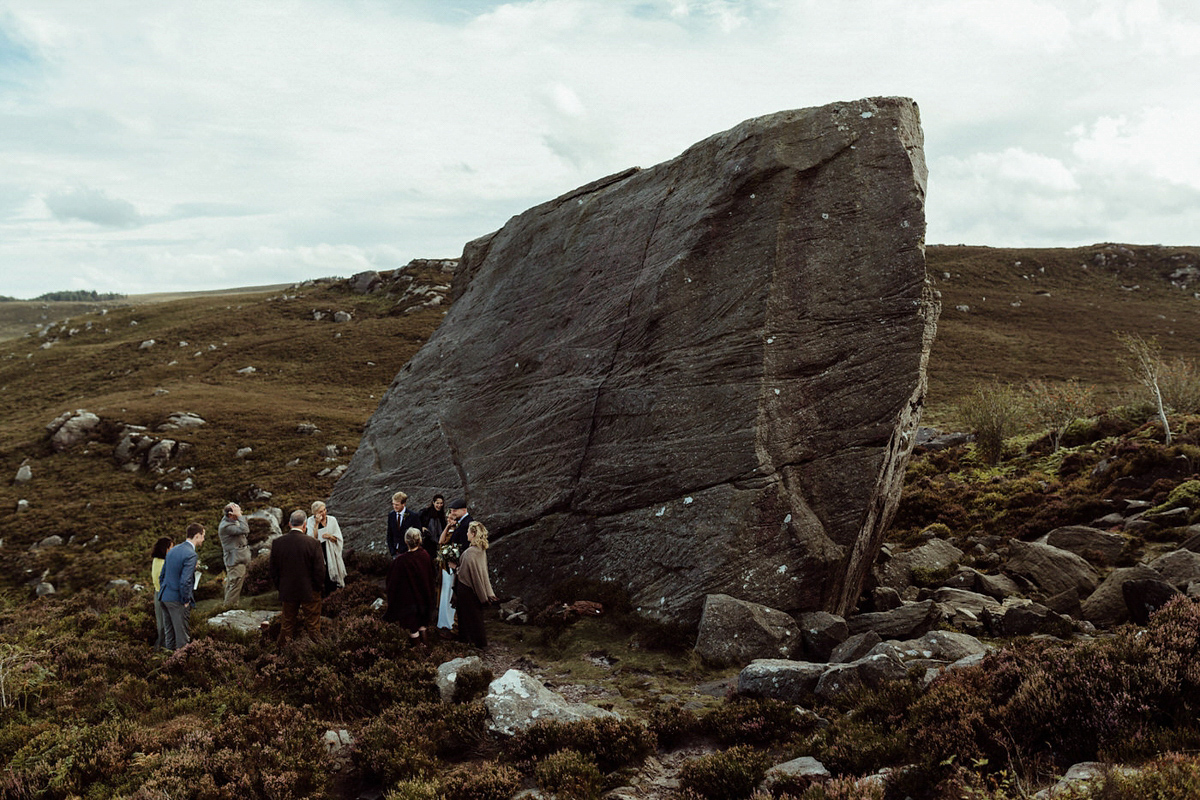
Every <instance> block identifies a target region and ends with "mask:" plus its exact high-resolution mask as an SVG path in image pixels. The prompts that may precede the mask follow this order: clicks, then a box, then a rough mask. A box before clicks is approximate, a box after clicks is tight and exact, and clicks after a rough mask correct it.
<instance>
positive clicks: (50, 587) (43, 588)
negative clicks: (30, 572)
mask: <svg viewBox="0 0 1200 800" xmlns="http://www.w3.org/2000/svg"><path fill="white" fill-rule="evenodd" d="M33 593H34V594H35V595H37V596H38V597H46V596H48V595H52V594H54V584H52V583H49V582H48V581H42V582H41V583H39V584H38V585H37V586H36V587H35V588H34V590H33Z"/></svg>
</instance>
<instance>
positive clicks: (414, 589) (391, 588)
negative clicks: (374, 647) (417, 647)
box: [383, 528, 433, 640]
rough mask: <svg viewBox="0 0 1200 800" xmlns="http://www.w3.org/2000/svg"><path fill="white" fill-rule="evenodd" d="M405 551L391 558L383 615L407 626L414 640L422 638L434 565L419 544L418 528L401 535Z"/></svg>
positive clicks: (431, 602) (429, 603)
mask: <svg viewBox="0 0 1200 800" xmlns="http://www.w3.org/2000/svg"><path fill="white" fill-rule="evenodd" d="M404 543H405V544H406V545H407V546H408V550H407V551H405V552H403V553H401V554H400V555H398V556H396V557H395V558H394V559H392V566H391V568H390V569H389V570H388V576H387V611H386V612H385V613H384V615H383V618H384V619H385V620H388V621H389V622H397V623H399V624H400V625H401V626H403V627H405V628H407V629H408V635H409V637H410V638H411V639H413V640H421V639H424V638H425V631H426V628H425V626H426V624H427V623H428V622H429V615H430V611H431V609H432V608H433V580H432V578H431V576H432V574H433V565H432V563H431V562H430V560H429V554H428V553H426V552H425V548H423V547H421V531H420V530H419V529H418V528H409V529H408V531H407V532H406V533H405V534H404Z"/></svg>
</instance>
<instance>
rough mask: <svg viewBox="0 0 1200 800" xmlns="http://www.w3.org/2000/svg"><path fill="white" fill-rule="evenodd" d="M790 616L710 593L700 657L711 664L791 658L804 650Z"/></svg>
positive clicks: (698, 647) (700, 635)
mask: <svg viewBox="0 0 1200 800" xmlns="http://www.w3.org/2000/svg"><path fill="white" fill-rule="evenodd" d="M802 641H803V640H802V638H801V635H800V628H799V626H798V625H797V624H796V621H795V620H794V619H792V618H791V617H790V616H789V615H787V614H785V613H784V612H782V611H778V610H776V609H774V608H768V607H767V606H764V605H759V604H758V603H751V602H749V601H747V600H739V599H737V598H735V597H730V596H729V595H727V594H710V595H708V596H707V597H705V599H704V612H703V614H702V615H701V617H700V629H699V632H698V633H697V635H696V654H697V655H699V656H700V657H701V658H702V659H704V660H705V661H706V662H708V663H710V664H725V665H727V664H747V663H749V662H751V661H753V660H755V659H756V658H791V657H792V656H793V655H796V654H798V653H799V652H800V649H801V647H802Z"/></svg>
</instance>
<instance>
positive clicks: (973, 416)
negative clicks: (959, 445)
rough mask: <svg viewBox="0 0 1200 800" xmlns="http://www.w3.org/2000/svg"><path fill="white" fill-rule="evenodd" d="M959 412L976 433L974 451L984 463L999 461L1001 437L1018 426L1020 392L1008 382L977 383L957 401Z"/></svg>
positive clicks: (1003, 438)
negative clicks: (959, 402)
mask: <svg viewBox="0 0 1200 800" xmlns="http://www.w3.org/2000/svg"><path fill="white" fill-rule="evenodd" d="M958 413H959V415H960V416H961V417H962V419H963V422H965V423H966V425H967V427H969V428H970V429H971V431H972V433H974V434H975V451H976V452H977V453H978V454H979V457H980V458H981V459H982V460H983V461H984V463H986V464H993V465H994V464H998V463H1000V456H1001V455H1002V454H1003V452H1004V440H1005V439H1007V438H1008V437H1010V436H1013V435H1015V434H1016V433H1017V431H1019V430H1020V428H1021V421H1022V417H1023V415H1024V411H1023V409H1022V403H1021V396H1020V394H1019V393H1018V392H1017V391H1016V390H1014V389H1013V387H1012V386H1010V385H1009V384H1007V383H1000V382H998V381H995V382H993V383H991V384H987V385H982V384H981V385H979V386H976V387H975V390H974V391H973V392H972V393H971V394H970V395H969V396H968V397H967V398H966V399H965V400H963V401H962V403H961V404H960V405H959V408H958Z"/></svg>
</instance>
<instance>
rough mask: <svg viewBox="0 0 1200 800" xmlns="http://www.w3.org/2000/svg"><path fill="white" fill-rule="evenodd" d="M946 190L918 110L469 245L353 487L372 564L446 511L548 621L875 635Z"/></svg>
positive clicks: (759, 124) (758, 151) (348, 519)
mask: <svg viewBox="0 0 1200 800" xmlns="http://www.w3.org/2000/svg"><path fill="white" fill-rule="evenodd" d="M924 184H925V165H924V156H923V152H922V143H921V133H920V129H919V120H918V114H917V109H916V107H915V105H914V104H913V103H912V102H911V101H909V100H905V99H897V98H872V99H869V100H862V101H856V102H851V103H838V104H834V105H830V106H825V107H823V108H817V109H805V110H800V111H786V112H781V113H779V114H775V115H772V116H769V117H763V118H759V119H754V120H749V121H747V122H745V123H742V124H741V125H739V126H737V127H736V128H734V129H732V130H730V131H726V132H724V133H720V134H717V135H715V136H713V137H710V138H709V139H706V140H705V141H703V142H700V143H699V144H697V145H695V146H694V147H692V148H690V149H689V150H688V151H687V152H686V153H684V154H683V155H681V156H680V157H678V158H676V159H674V160H673V161H670V162H667V163H665V164H661V165H659V166H656V167H652V168H649V169H643V170H637V169H633V170H629V171H626V172H623V173H619V174H616V175H613V176H610V177H608V178H604V179H601V180H599V181H596V182H594V183H592V184H589V185H588V186H584V187H581V188H579V189H577V190H574V191H572V192H569V193H567V194H565V195H563V196H562V197H559V198H557V199H555V200H552V201H550V202H547V203H544V204H542V205H540V206H538V207H536V208H533V209H530V210H529V211H527V212H525V213H523V214H520V215H518V216H516V217H514V218H513V219H512V220H510V221H509V222H508V224H506V225H505V226H504V228H502V229H501V230H500V231H498V232H496V233H494V234H491V235H489V236H485V237H482V238H480V239H477V240H475V241H473V242H470V243H468V244H467V245H466V247H465V248H464V251H463V257H462V260H461V263H460V265H459V267H458V269H457V270H456V271H455V273H454V283H453V288H452V294H453V297H454V302H453V304H452V305H451V306H450V309H449V312H448V313H447V315H446V317H445V318H444V320H443V321H442V323H441V326H440V327H439V328H438V330H437V332H436V333H435V334H434V335H433V336H432V337H431V338H430V340H429V341H428V342H427V343H426V344H425V345H424V347H422V348H421V349H420V351H419V352H418V353H417V354H416V355H415V356H414V357H413V359H412V360H411V361H410V362H409V363H408V364H407V365H406V366H405V367H404V368H403V369H402V370H401V371H400V373H399V375H398V376H397V379H396V380H395V381H394V382H393V384H392V385H391V386H390V387H389V389H388V392H387V394H386V396H385V397H384V399H383V401H382V402H381V404H380V407H379V409H378V410H377V411H376V412H375V414H374V415H373V416H372V418H371V420H370V421H369V422H368V424H367V426H366V428H365V430H364V431H363V435H362V438H361V444H360V445H359V447H358V449H357V451H356V453H355V455H354V458H353V461H352V462H351V464H350V468H349V470H348V471H347V472H346V473H345V475H344V476H343V477H342V479H341V480H340V481H339V482H338V484H337V486H336V487H335V488H334V490H333V493H332V497H331V499H330V506H331V507H334V508H337V509H338V520H339V522H340V523H341V526H342V530H343V532H344V533H345V535H346V539H347V543H348V544H349V545H351V546H365V545H366V544H367V543H369V542H372V541H377V540H378V538H379V534H378V526H379V521H378V517H379V509H380V508H386V507H387V499H388V497H389V496H390V495H391V493H392V492H393V491H394V489H395V487H396V486H404V487H405V488H406V490H407V491H409V492H410V493H411V494H413V495H414V496H428V495H430V494H432V493H433V492H434V491H443V492H450V493H452V494H462V495H463V496H465V497H466V498H467V499H468V500H469V501H470V503H471V508H472V510H473V512H474V514H475V516H476V517H477V518H479V519H480V520H482V521H485V522H486V524H487V525H488V527H489V528H490V529H491V530H492V531H493V532H494V534H495V535H494V538H493V539H492V547H491V549H490V550H489V552H488V559H489V562H490V566H491V569H492V572H493V577H494V584H495V585H496V588H497V591H499V592H501V593H505V594H519V595H521V596H523V597H525V598H526V601H527V602H528V603H530V605H531V607H534V606H537V605H540V604H541V602H542V601H543V600H544V599H545V598H546V596H547V591H548V587H550V586H552V585H553V584H555V583H556V582H557V581H560V580H563V579H565V578H569V577H574V576H579V577H584V578H593V579H602V580H612V581H615V582H617V583H618V584H619V585H622V586H626V587H628V589H629V592H630V595H631V597H632V600H633V603H634V606H635V607H636V608H640V609H641V610H642V611H643V613H652V614H653V615H655V616H657V617H660V618H665V619H676V620H683V621H689V622H693V621H695V620H697V619H698V618H699V615H700V613H701V610H702V605H703V598H704V596H705V595H706V594H710V593H725V594H729V595H732V596H742V597H751V598H754V599H755V600H756V601H758V602H761V603H763V604H765V605H768V606H771V607H772V608H778V609H782V610H784V611H787V612H801V611H810V610H827V611H831V612H833V613H837V614H842V615H844V614H846V613H848V611H849V610H850V609H851V608H852V607H853V604H854V602H855V601H856V600H857V598H858V596H859V593H860V590H861V588H862V585H863V582H864V580H865V579H866V577H867V575H868V573H869V570H870V567H871V564H872V563H873V561H874V559H875V554H876V552H877V550H878V548H879V543H880V541H881V540H882V536H883V532H884V530H885V529H886V528H887V525H888V522H889V521H890V519H891V517H892V515H893V512H894V509H895V507H896V504H897V503H898V502H899V493H900V489H901V484H902V481H903V472H904V470H903V466H904V463H905V461H906V460H907V457H908V455H909V453H910V451H911V447H912V441H913V433H914V432H915V428H916V424H917V415H918V414H919V411H920V407H921V403H922V398H923V396H924V388H923V387H924V363H925V361H926V359H927V356H928V348H929V345H930V342H931V338H932V335H933V332H934V328H935V323H936V313H937V302H936V299H935V298H934V296H933V293H932V291H931V290H930V289H929V287H928V286H927V284H926V282H925V265H924V257H923V254H922V233H923V230H924V221H923V214H924V211H923V198H924ZM833 332H836V335H833ZM450 385H453V387H454V388H453V391H447V386H450Z"/></svg>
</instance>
